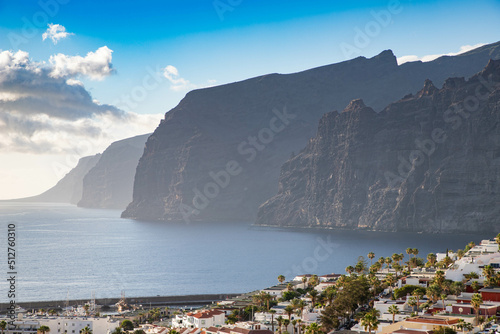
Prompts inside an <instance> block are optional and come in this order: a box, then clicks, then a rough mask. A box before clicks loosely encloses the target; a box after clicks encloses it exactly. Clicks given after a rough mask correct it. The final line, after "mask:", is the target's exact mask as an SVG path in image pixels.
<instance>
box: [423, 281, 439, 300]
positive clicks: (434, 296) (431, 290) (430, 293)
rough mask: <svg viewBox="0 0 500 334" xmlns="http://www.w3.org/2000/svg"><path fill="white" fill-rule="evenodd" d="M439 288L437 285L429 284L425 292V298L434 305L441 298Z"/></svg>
mask: <svg viewBox="0 0 500 334" xmlns="http://www.w3.org/2000/svg"><path fill="white" fill-rule="evenodd" d="M441 291H442V290H441V288H440V287H439V285H437V284H431V285H430V286H429V287H428V288H427V289H426V291H425V294H426V295H427V297H428V298H429V299H430V300H432V302H433V303H435V302H436V301H437V300H438V299H439V297H440V296H441Z"/></svg>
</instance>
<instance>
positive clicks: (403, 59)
mask: <svg viewBox="0 0 500 334" xmlns="http://www.w3.org/2000/svg"><path fill="white" fill-rule="evenodd" d="M483 45H486V44H485V43H479V44H476V45H462V46H461V47H460V51H458V52H450V53H442V54H436V55H427V56H422V57H418V56H415V55H409V56H402V57H399V58H397V60H398V65H401V64H404V63H407V62H410V61H418V60H420V61H423V62H427V61H433V60H434V59H437V58H439V57H442V56H456V55H459V54H462V53H465V52H468V51H471V50H474V49H477V48H479V47H481V46H483Z"/></svg>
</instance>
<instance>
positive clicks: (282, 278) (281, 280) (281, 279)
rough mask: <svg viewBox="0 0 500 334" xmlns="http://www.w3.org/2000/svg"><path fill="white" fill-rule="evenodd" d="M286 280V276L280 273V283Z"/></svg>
mask: <svg viewBox="0 0 500 334" xmlns="http://www.w3.org/2000/svg"><path fill="white" fill-rule="evenodd" d="M284 281H285V276H283V275H279V276H278V282H280V284H282V283H283V282H284Z"/></svg>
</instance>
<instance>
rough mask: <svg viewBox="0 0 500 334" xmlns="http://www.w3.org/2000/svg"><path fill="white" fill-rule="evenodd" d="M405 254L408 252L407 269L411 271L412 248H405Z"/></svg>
mask: <svg viewBox="0 0 500 334" xmlns="http://www.w3.org/2000/svg"><path fill="white" fill-rule="evenodd" d="M406 254H408V256H409V259H408V271H409V272H411V262H410V260H411V255H412V254H413V248H407V249H406Z"/></svg>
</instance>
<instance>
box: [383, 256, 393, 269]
mask: <svg viewBox="0 0 500 334" xmlns="http://www.w3.org/2000/svg"><path fill="white" fill-rule="evenodd" d="M391 263H392V259H391V258H390V257H386V258H385V264H386V265H387V269H389V268H390V267H391Z"/></svg>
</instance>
